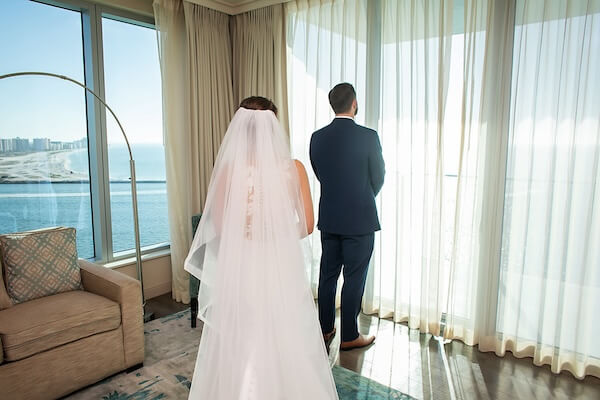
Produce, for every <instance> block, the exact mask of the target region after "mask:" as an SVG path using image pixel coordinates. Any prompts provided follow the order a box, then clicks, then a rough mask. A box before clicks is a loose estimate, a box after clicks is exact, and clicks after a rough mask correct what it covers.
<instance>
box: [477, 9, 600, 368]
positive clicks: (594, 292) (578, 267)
mask: <svg viewBox="0 0 600 400" xmlns="http://www.w3.org/2000/svg"><path fill="white" fill-rule="evenodd" d="M511 44H512V47H513V53H514V55H513V63H512V66H513V67H512V85H511V94H510V120H509V126H508V155H507V167H506V180H505V185H506V188H505V190H504V207H503V210H504V215H503V219H502V228H503V229H502V233H501V251H500V257H499V260H498V261H499V274H498V276H499V278H498V280H499V282H498V289H499V290H498V291H497V293H498V298H497V316H496V326H495V329H494V330H487V331H485V332H484V333H485V334H486V336H485V338H483V339H481V338H480V349H483V350H491V351H495V352H496V353H497V354H504V353H505V351H507V350H508V351H511V352H513V353H514V354H515V355H517V356H518V357H533V362H534V363H535V364H536V365H542V364H548V365H550V367H551V369H552V371H553V372H560V371H561V370H568V371H570V372H571V373H572V374H573V375H575V376H576V377H578V378H583V377H584V376H585V375H595V376H597V377H600V342H599V341H598V339H597V333H598V332H599V331H600V320H599V319H598V317H597V313H598V309H599V308H600V268H599V267H600V246H599V244H600V167H599V161H600V80H598V78H597V73H596V71H600V1H598V0H594V1H576V0H538V1H532V0H529V1H525V0H517V1H516V10H515V26H514V43H511Z"/></svg>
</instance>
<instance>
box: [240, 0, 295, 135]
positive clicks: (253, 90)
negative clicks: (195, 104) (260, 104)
mask: <svg viewBox="0 0 600 400" xmlns="http://www.w3.org/2000/svg"><path fill="white" fill-rule="evenodd" d="M231 35H232V37H231V39H232V54H233V98H234V100H235V104H239V103H240V102H241V101H242V100H243V99H244V98H246V97H248V96H263V97H267V98H269V99H271V100H272V101H273V102H274V103H275V104H276V105H277V108H278V109H279V115H278V117H279V120H280V121H281V123H282V125H283V126H284V128H285V130H286V132H288V107H287V79H286V64H285V30H284V18H283V5H281V4H277V5H274V6H271V7H265V8H260V9H258V10H253V11H249V12H247V13H243V14H239V15H235V16H233V17H231Z"/></svg>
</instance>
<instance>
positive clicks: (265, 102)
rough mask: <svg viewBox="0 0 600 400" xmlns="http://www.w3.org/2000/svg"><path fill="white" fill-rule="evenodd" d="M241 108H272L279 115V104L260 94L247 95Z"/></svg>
mask: <svg viewBox="0 0 600 400" xmlns="http://www.w3.org/2000/svg"><path fill="white" fill-rule="evenodd" d="M240 108H246V109H248V110H271V111H273V113H274V114H275V115H277V106H275V104H274V103H273V102H272V101H271V100H269V99H267V98H265V97H260V96H250V97H246V98H245V99H244V100H242V102H241V103H240Z"/></svg>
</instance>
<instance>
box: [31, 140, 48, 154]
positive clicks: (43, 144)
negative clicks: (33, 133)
mask: <svg viewBox="0 0 600 400" xmlns="http://www.w3.org/2000/svg"><path fill="white" fill-rule="evenodd" d="M32 150H33V151H48V150H50V139H48V138H41V139H33V149H32Z"/></svg>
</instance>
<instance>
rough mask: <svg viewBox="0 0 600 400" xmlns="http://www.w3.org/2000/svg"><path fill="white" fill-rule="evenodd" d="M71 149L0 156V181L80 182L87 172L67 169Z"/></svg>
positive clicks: (84, 179)
mask: <svg viewBox="0 0 600 400" xmlns="http://www.w3.org/2000/svg"><path fill="white" fill-rule="evenodd" d="M70 154H72V150H59V151H43V152H37V153H28V154H19V155H14V156H0V183H17V182H80V181H87V180H89V177H88V175H87V174H82V173H80V172H75V171H72V170H70V169H69V155H70Z"/></svg>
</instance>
